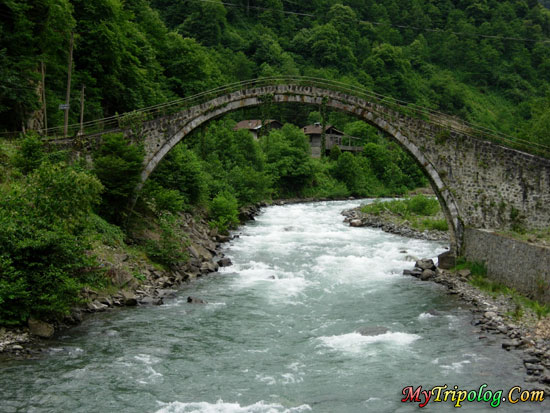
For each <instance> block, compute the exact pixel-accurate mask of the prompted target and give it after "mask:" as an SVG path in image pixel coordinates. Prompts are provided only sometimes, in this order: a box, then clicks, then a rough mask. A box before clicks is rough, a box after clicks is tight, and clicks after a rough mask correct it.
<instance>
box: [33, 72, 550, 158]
mask: <svg viewBox="0 0 550 413" xmlns="http://www.w3.org/2000/svg"><path fill="white" fill-rule="evenodd" d="M277 85H296V86H309V87H317V88H321V89H328V90H330V91H335V92H341V93H345V94H347V95H351V96H354V97H356V98H359V99H364V100H366V101H369V102H372V103H377V104H380V105H383V106H385V107H390V108H391V109H393V110H395V111H396V112H398V113H399V114H400V115H404V116H409V117H413V118H419V119H422V120H424V121H426V122H428V123H431V124H434V125H438V126H440V127H442V128H444V129H446V130H448V131H449V132H458V133H461V134H465V135H469V136H473V137H475V138H478V139H484V140H489V141H492V142H495V143H498V144H501V145H504V146H508V147H512V148H514V149H518V150H522V151H525V152H529V153H533V154H537V155H541V156H544V157H548V158H550V147H548V146H545V145H541V144H538V143H536V142H530V141H526V140H522V139H519V138H517V137H513V136H510V135H506V134H503V133H499V132H496V131H494V130H491V129H489V128H486V127H483V126H479V125H475V124H472V123H469V122H466V121H463V120H460V119H458V118H456V117H452V116H449V115H447V114H444V113H442V112H438V111H436V110H433V109H430V108H426V107H423V106H420V105H416V104H413V103H409V102H405V101H401V100H399V99H395V98H391V97H388V96H384V95H381V94H379V93H376V92H374V91H372V90H368V89H366V88H364V87H362V86H360V85H352V84H347V83H343V82H338V81H334V80H328V79H322V78H316V77H307V76H277V77H265V78H258V79H253V80H246V81H242V82H236V83H231V84H228V85H224V86H220V87H217V88H214V89H211V90H207V91H204V92H201V93H197V94H195V95H192V96H188V97H184V98H181V99H176V100H173V101H170V102H166V103H161V104H157V105H153V106H149V107H147V108H143V109H139V110H136V111H133V112H129V113H124V114H121V115H115V116H110V117H106V118H102V119H96V120H92V121H88V122H84V123H83V125H82V127H83V131H84V133H83V135H84V137H89V136H91V135H95V134H101V133H105V132H110V131H112V132H115V131H120V130H122V129H124V127H123V126H124V124H125V123H127V120H129V119H130V118H131V117H134V118H136V119H139V120H140V121H148V120H153V119H156V118H159V117H163V116H168V115H172V114H174V113H177V112H180V111H182V110H185V109H188V108H190V107H193V106H195V105H199V104H202V103H206V102H208V101H210V100H212V99H214V98H217V97H220V96H223V95H227V94H230V93H233V92H238V91H242V90H245V89H254V88H259V87H269V86H277ZM375 111H376V110H375ZM378 114H379V115H381V116H382V115H383V116H387V115H385V114H384V113H378ZM80 129H81V125H80V124H73V125H70V126H69V128H68V139H73V138H74V137H76V136H77V135H79V132H80ZM39 133H41V134H42V135H44V136H45V137H46V139H60V138H62V137H63V127H54V128H49V129H44V130H40V131H39Z"/></svg>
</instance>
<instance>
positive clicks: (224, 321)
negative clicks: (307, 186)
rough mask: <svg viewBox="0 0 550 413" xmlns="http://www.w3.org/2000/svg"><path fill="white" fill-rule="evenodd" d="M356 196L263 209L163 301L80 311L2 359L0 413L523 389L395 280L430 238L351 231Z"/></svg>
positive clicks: (435, 303)
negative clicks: (33, 352) (409, 390)
mask: <svg viewBox="0 0 550 413" xmlns="http://www.w3.org/2000/svg"><path fill="white" fill-rule="evenodd" d="M358 203H359V201H345V202H322V203H313V204H296V205H286V206H275V207H269V208H266V209H264V210H263V211H262V213H261V215H260V216H258V217H257V220H256V221H255V222H252V223H250V224H247V225H246V226H245V227H243V228H242V229H241V230H240V231H239V233H240V237H239V238H236V239H234V240H233V241H231V242H230V243H228V244H226V246H225V247H224V252H225V254H226V255H227V256H229V257H230V258H231V259H232V260H233V262H234V265H233V266H232V267H228V268H225V269H224V270H223V272H220V273H219V274H216V275H211V276H209V277H205V278H202V279H200V280H198V281H197V282H194V283H192V284H190V285H189V287H188V288H186V289H185V290H184V291H181V293H180V294H179V295H178V297H177V298H176V299H173V300H171V301H168V302H167V303H166V304H165V305H163V306H160V307H140V308H137V309H122V310H117V311H112V312H107V313H101V314H97V315H94V316H91V317H89V318H87V319H86V320H85V321H84V322H83V323H82V324H81V325H80V326H78V327H76V328H74V329H71V330H69V331H67V332H65V333H63V334H61V335H60V336H59V337H57V338H56V339H55V340H54V341H52V342H51V347H50V348H49V350H48V351H47V354H45V355H44V356H43V357H40V358H39V359H38V360H26V361H8V362H5V361H4V362H2V364H0V406H2V407H1V408H0V411H2V412H5V413H8V412H119V413H122V412H157V413H189V412H204V413H210V412H216V413H217V412H220V413H221V412H223V413H225V412H227V413H240V412H253V413H281V412H289V413H290V412H308V411H312V412H327V413H328V412H331V413H339V412H342V413H354V412H366V411H372V412H401V411H416V410H417V409H418V403H416V404H411V403H401V398H403V395H402V389H403V388H404V387H406V386H414V387H415V388H416V387H417V386H423V388H424V389H426V388H429V389H431V388H432V387H433V386H435V385H444V384H447V385H448V386H449V388H451V389H453V388H454V386H455V385H456V386H458V389H459V390H474V389H479V387H480V385H482V384H487V389H491V390H492V391H497V390H504V396H506V395H507V392H508V389H510V388H512V387H513V386H516V385H520V386H522V387H523V388H527V389H529V388H530V387H529V384H526V383H524V381H523V380H524V369H523V367H522V365H521V360H520V359H519V358H518V357H517V356H516V355H515V354H514V353H513V352H510V353H508V352H506V351H504V350H502V349H501V348H500V342H499V341H498V340H496V339H494V338H491V337H489V338H488V339H484V340H480V339H479V338H478V335H477V334H475V333H474V330H475V327H473V326H472V325H471V324H470V321H471V315H470V312H469V310H468V309H467V308H464V307H463V306H464V304H462V303H461V302H460V301H459V300H458V299H457V298H455V297H453V296H449V295H448V294H446V290H445V289H444V288H443V287H441V286H439V285H436V284H434V283H431V282H421V281H419V280H417V279H415V278H412V277H406V276H403V275H401V273H402V270H403V269H404V268H411V267H412V262H411V261H410V257H407V256H415V257H419V258H421V257H435V256H437V255H438V254H439V253H441V252H443V251H444V250H445V246H444V245H443V244H441V243H435V242H427V241H421V240H411V239H406V238H402V237H399V236H396V235H391V234H386V233H383V232H381V231H379V230H374V229H367V228H351V227H349V226H347V225H346V224H344V223H343V222H342V221H343V217H342V216H341V215H340V212H341V211H342V210H343V209H347V208H351V207H354V206H357V205H358ZM189 295H191V296H195V297H199V298H202V299H204V300H207V301H208V304H206V305H200V304H188V303H187V296H189ZM384 328H385V329H387V331H385V330H384ZM361 329H367V330H368V329H371V330H370V332H371V334H372V335H361V334H359V333H357V332H356V331H357V330H361ZM546 403H547V402H546V401H545V402H544V403H543V405H546ZM462 405H463V406H464V407H466V409H467V410H476V411H493V410H494V409H493V408H491V407H490V403H489V402H473V403H464V404H462ZM453 406H454V403H451V402H447V403H433V402H430V403H429V404H428V405H427V406H426V407H425V408H424V409H422V410H423V411H440V410H454V407H453ZM542 407H543V406H541V405H540V404H538V405H535V404H528V403H526V404H522V403H519V404H516V405H510V404H508V403H506V404H504V403H503V404H501V405H500V407H499V409H498V410H500V411H543V409H542Z"/></svg>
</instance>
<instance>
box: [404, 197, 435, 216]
mask: <svg viewBox="0 0 550 413" xmlns="http://www.w3.org/2000/svg"><path fill="white" fill-rule="evenodd" d="M406 202H407V204H408V205H407V207H408V210H409V211H410V212H412V213H413V214H416V215H425V216H429V215H435V214H437V212H438V211H439V209H440V206H439V201H438V200H437V199H435V198H428V197H426V196H424V195H416V196H415V197H412V198H410V199H409V200H407V201H406Z"/></svg>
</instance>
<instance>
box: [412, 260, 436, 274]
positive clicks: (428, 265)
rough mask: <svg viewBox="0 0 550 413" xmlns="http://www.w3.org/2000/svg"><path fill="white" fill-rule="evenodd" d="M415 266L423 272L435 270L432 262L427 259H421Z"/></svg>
mask: <svg viewBox="0 0 550 413" xmlns="http://www.w3.org/2000/svg"><path fill="white" fill-rule="evenodd" d="M415 266H416V267H418V268H422V269H423V270H432V271H433V270H435V264H434V261H433V260H431V259H428V258H422V259H421V260H418V261H416V264H415Z"/></svg>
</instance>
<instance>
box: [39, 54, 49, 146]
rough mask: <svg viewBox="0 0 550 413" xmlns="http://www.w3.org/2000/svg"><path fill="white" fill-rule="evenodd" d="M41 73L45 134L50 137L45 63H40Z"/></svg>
mask: <svg viewBox="0 0 550 413" xmlns="http://www.w3.org/2000/svg"><path fill="white" fill-rule="evenodd" d="M40 71H41V72H42V104H43V105H44V111H43V112H42V113H43V114H44V132H45V134H46V136H48V110H47V106H46V67H45V65H44V61H41V62H40Z"/></svg>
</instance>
